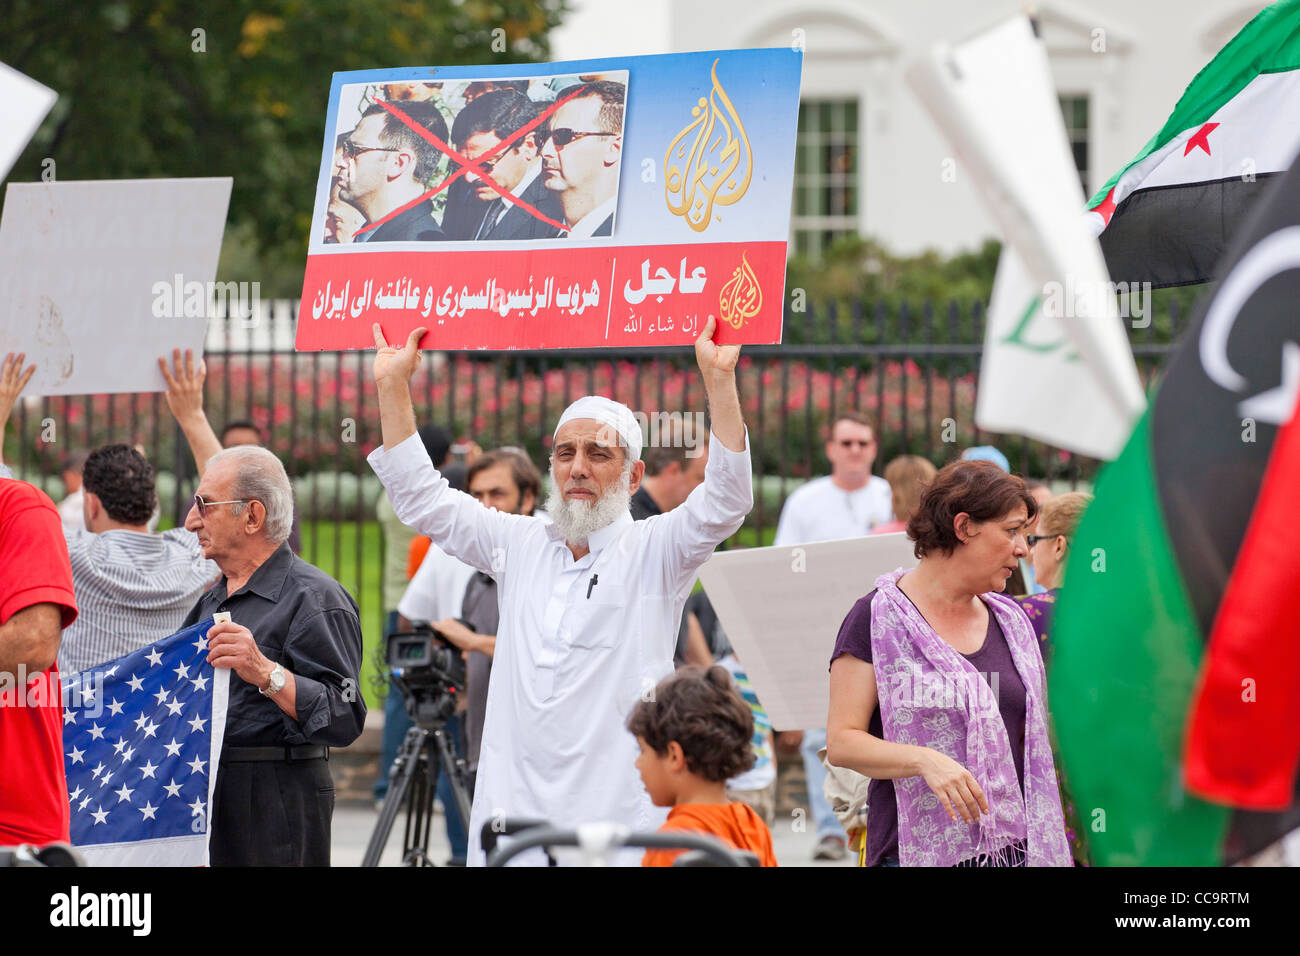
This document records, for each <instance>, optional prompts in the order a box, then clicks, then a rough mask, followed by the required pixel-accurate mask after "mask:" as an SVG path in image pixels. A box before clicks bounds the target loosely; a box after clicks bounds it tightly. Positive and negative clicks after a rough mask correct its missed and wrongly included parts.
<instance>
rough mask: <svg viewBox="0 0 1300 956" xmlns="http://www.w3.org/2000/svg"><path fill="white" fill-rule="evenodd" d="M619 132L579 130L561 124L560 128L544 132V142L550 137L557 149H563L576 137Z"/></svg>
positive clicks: (615, 134)
mask: <svg viewBox="0 0 1300 956" xmlns="http://www.w3.org/2000/svg"><path fill="white" fill-rule="evenodd" d="M617 135H618V133H601V132H597V131H595V130H591V131H589V132H579V131H577V130H572V129H569V128H568V127H567V126H561V127H560V128H559V129H553V130H550V131H549V132H544V133H543V134H542V142H543V143H545V142H546V141H547V140H548V139H550V140H552V141H554V143H555V148H556V149H563V148H564V147H566V146H568V145H569V144H570V143H572V142H573V141H574V140H575V139H581V138H582V137H584V136H617Z"/></svg>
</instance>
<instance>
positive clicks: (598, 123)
mask: <svg viewBox="0 0 1300 956" xmlns="http://www.w3.org/2000/svg"><path fill="white" fill-rule="evenodd" d="M626 94H627V87H625V86H624V85H623V84H622V83H615V82H613V81H611V80H595V81H593V82H591V83H588V84H586V85H585V86H584V87H583V88H582V92H580V93H579V94H578V95H577V96H575V97H574V98H573V99H571V100H569V101H568V102H567V103H565V104H564V105H563V106H561V107H559V108H558V109H557V110H556V111H555V114H554V115H553V116H552V117H551V125H550V127H549V129H548V130H547V139H546V142H545V143H543V144H542V182H543V183H544V184H545V186H546V188H547V189H551V190H554V191H556V192H558V193H559V194H560V205H561V206H563V207H564V222H565V225H567V226H568V227H569V233H568V235H569V238H570V239H586V238H588V237H590V236H609V235H613V232H614V207H615V205H616V203H617V201H618V169H619V162H620V158H621V157H622V155H623V100H624V97H625V96H626Z"/></svg>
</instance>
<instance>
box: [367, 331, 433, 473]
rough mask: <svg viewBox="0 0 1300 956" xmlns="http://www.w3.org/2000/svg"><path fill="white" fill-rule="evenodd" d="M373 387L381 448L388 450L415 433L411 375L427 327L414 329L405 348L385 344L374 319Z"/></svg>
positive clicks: (418, 358)
mask: <svg viewBox="0 0 1300 956" xmlns="http://www.w3.org/2000/svg"><path fill="white" fill-rule="evenodd" d="M373 331H374V333H375V366H374V375H375V388H376V389H378V391H379V423H380V425H381V427H382V429H383V435H384V448H385V449H387V450H389V451H391V450H392V449H394V448H396V447H397V446H398V445H400V444H401V443H402V442H404V441H405V440H406V439H408V438H410V437H411V436H412V435H414V434H415V403H414V402H412V401H411V376H412V375H414V374H415V370H416V369H417V368H419V367H420V349H419V342H420V339H422V338H424V334H425V333H426V332H428V331H429V330H428V329H427V328H425V327H424V326H421V327H420V328H418V329H415V330H413V331H412V332H411V335H410V337H409V338H407V340H406V347H405V348H397V347H396V346H393V345H389V344H388V341H387V340H386V339H385V338H384V333H383V330H382V329H380V327H379V323H378V322H376V323H375V324H374V327H373Z"/></svg>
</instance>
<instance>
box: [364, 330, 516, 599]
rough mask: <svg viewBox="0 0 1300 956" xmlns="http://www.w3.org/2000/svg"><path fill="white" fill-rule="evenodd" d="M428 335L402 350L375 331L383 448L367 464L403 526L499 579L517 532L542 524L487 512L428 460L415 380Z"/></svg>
mask: <svg viewBox="0 0 1300 956" xmlns="http://www.w3.org/2000/svg"><path fill="white" fill-rule="evenodd" d="M425 331H426V330H425V329H424V328H418V329H416V330H415V331H413V332H412V333H411V335H410V337H409V338H408V339H407V341H406V346H405V347H404V348H400V349H399V348H396V347H394V346H391V345H389V344H388V343H387V341H385V339H384V334H383V332H382V331H381V330H380V328H379V324H378V323H376V324H375V326H374V333H375V349H376V352H375V364H374V377H375V386H376V387H377V389H378V391H379V419H380V424H381V426H382V430H383V437H384V444H383V447H382V448H376V449H375V450H374V451H372V452H371V453H370V455H369V457H368V458H367V461H369V462H370V467H371V468H373V469H374V470H375V474H376V475H378V476H379V480H380V481H381V482H383V485H384V489H385V490H386V491H387V492H388V499H389V501H390V502H392V505H393V511H395V512H396V513H397V517H398V518H399V519H400V520H401V522H402V524H404V525H406V526H407V527H408V528H414V529H415V530H416V531H418V532H420V533H421V534H427V535H428V536H429V538H430V540H432V541H433V543H434V544H436V545H437V546H438V547H440V548H441V549H442V550H443V551H445V552H447V553H448V554H449V555H451V556H452V557H453V558H459V559H460V560H461V561H463V562H465V563H466V564H468V565H469V566H470V567H472V568H477V569H478V570H480V571H483V572H484V573H487V574H494V575H496V576H497V580H500V579H501V578H500V575H501V573H502V572H503V571H504V569H505V553H506V548H507V544H508V542H509V538H510V536H511V534H512V533H513V531H514V529H516V528H517V527H519V526H522V525H526V524H529V523H532V522H536V521H538V520H540V519H537V518H530V517H525V516H524V515H508V514H502V513H501V512H499V511H496V510H493V509H490V508H484V507H483V506H482V505H480V504H479V503H478V502H477V501H475V500H474V499H473V498H471V497H470V496H469V495H467V494H465V493H463V492H460V491H456V490H455V489H454V488H452V487H451V486H450V485H448V484H447V479H446V478H444V477H442V475H441V474H439V473H438V470H437V469H436V468H435V467H434V466H433V462H432V461H430V460H429V453H428V452H427V451H426V450H425V448H424V444H423V443H422V442H421V441H420V440H419V438H417V437H416V434H415V406H414V404H413V403H412V401H411V376H412V375H413V374H415V370H416V368H418V367H419V365H420V350H419V349H418V348H417V347H416V344H417V343H418V342H419V341H420V338H421V336H423V335H424V333H425Z"/></svg>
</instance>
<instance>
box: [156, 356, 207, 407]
mask: <svg viewBox="0 0 1300 956" xmlns="http://www.w3.org/2000/svg"><path fill="white" fill-rule="evenodd" d="M158 368H159V369H161V370H162V375H163V380H164V381H166V382H167V394H166V397H167V407H168V408H170V409H171V410H172V414H173V415H175V416H176V420H177V421H178V422H185V421H187V420H189V419H193V418H194V417H195V416H197V415H202V414H203V380H204V379H205V378H206V377H207V374H208V369H207V365H205V364H204V362H203V360H202V359H200V360H199V364H198V368H195V367H194V350H193V349H186V350H185V362H184V364H182V363H181V350H180V349H172V365H171V368H168V367H167V360H166V359H164V358H161V357H159V359H158Z"/></svg>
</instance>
